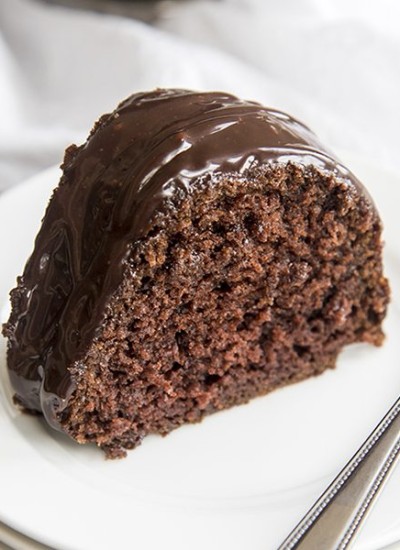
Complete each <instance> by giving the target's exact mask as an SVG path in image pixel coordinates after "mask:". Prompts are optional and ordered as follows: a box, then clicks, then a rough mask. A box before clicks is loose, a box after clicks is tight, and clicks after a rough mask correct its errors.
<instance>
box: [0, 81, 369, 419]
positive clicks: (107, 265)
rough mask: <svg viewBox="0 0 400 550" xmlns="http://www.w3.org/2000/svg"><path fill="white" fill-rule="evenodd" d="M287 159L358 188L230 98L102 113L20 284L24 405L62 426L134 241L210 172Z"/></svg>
mask: <svg viewBox="0 0 400 550" xmlns="http://www.w3.org/2000/svg"><path fill="white" fill-rule="evenodd" d="M288 161H292V162H295V163H300V164H302V165H310V164H312V165H316V166H317V167H318V168H320V169H321V170H328V171H330V172H333V173H334V175H336V176H339V177H341V178H343V179H345V180H346V181H348V182H349V185H354V186H356V187H357V189H358V190H360V189H361V184H359V182H358V181H357V180H356V179H355V178H354V176H352V174H350V173H349V172H348V171H347V170H346V169H345V168H344V167H343V166H342V165H340V164H338V161H337V160H335V159H334V157H332V155H331V154H330V153H328V152H327V151H326V150H325V149H324V148H323V147H322V146H321V144H320V143H319V142H318V140H317V138H316V137H315V135H314V134H313V133H312V132H311V131H310V130H309V129H308V128H307V127H305V126H304V125H302V124H301V123H300V122H298V121H296V120H294V119H293V118H291V117H290V116H288V115H286V114H284V113H282V112H279V111H275V110H272V109H267V108H265V107H262V106H261V105H259V104H257V103H253V102H248V101H242V100H240V99H237V98H235V97H233V96H231V95H229V94H225V93H217V92H213V93H196V92H190V91H185V90H156V91H154V92H149V93H142V94H136V95H133V96H131V97H130V98H128V99H127V100H125V101H124V102H123V103H121V104H120V105H119V106H118V108H117V109H116V110H115V111H114V113H112V114H111V115H106V116H105V117H102V119H101V120H100V122H99V123H98V125H97V126H96V128H95V130H94V131H93V132H92V134H91V135H90V136H89V138H88V140H87V142H86V143H85V144H84V145H83V146H81V147H79V148H70V149H69V151H67V155H66V159H65V163H64V167H63V168H64V175H63V177H62V179H61V182H60V185H59V187H58V188H57V189H56V190H55V192H54V194H53V197H52V199H51V202H50V203H49V206H48V208H47V211H46V214H45V217H44V220H43V224H42V227H41V229H40V232H39V234H38V236H37V238H36V241H35V249H34V253H33V254H32V256H31V258H30V259H29V260H28V262H27V264H26V267H25V271H24V274H23V276H22V278H21V280H20V283H19V290H18V304H17V307H16V308H15V307H14V310H15V311H14V313H13V314H12V316H11V320H10V325H9V326H10V327H12V331H11V332H12V335H11V337H10V342H9V352H8V365H9V372H10V378H11V382H12V384H13V386H14V389H15V391H16V393H17V395H18V396H19V398H20V400H21V401H22V402H23V403H24V404H25V406H27V407H28V408H31V409H35V410H38V411H42V412H43V413H44V414H45V416H46V419H47V420H48V422H49V423H50V424H52V425H53V426H55V427H57V420H56V416H55V415H56V412H57V411H60V410H62V409H63V408H64V407H65V406H66V404H67V402H68V397H69V396H70V395H71V393H72V391H73V390H74V380H73V378H72V376H71V374H70V372H69V367H70V366H72V365H74V364H75V365H76V364H77V363H78V364H79V360H80V359H81V358H82V357H83V356H84V354H85V352H86V351H87V349H88V346H89V345H90V342H91V341H92V340H93V338H94V337H95V335H96V330H98V327H99V326H100V325H101V322H102V319H103V317H104V314H105V308H106V304H107V302H108V301H109V299H110V298H111V296H112V295H113V293H114V292H115V291H116V289H117V288H118V285H119V284H120V282H121V280H122V278H123V274H124V267H125V265H126V263H125V260H126V258H127V255H128V254H129V250H130V244H131V243H132V242H134V241H135V240H137V239H139V238H140V237H142V236H145V234H146V232H147V231H148V230H149V228H150V227H151V222H152V219H153V218H154V215H155V214H156V213H157V212H158V211H160V210H162V209H163V208H165V207H166V206H168V205H171V204H173V202H174V199H176V197H177V196H182V193H190V191H191V189H192V188H193V187H194V186H196V185H197V184H198V183H199V181H201V180H202V179H204V178H205V177H208V176H209V175H213V174H214V175H216V174H217V173H224V174H238V173H239V174H243V173H244V172H245V171H246V170H248V169H251V167H253V166H255V165H260V164H261V165H262V164H265V163H271V162H280V163H287V162H288ZM13 316H14V317H13Z"/></svg>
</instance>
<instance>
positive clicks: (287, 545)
mask: <svg viewBox="0 0 400 550" xmlns="http://www.w3.org/2000/svg"><path fill="white" fill-rule="evenodd" d="M399 455H400V398H399V399H397V401H396V402H395V404H394V405H393V407H392V408H391V409H390V410H389V411H388V413H387V414H386V416H385V417H384V418H383V419H382V420H381V422H380V423H379V424H378V426H377V427H376V428H375V430H374V431H373V432H372V433H371V435H370V436H369V437H368V439H367V440H366V441H365V443H364V444H363V445H362V446H361V447H360V449H359V450H358V451H357V452H356V454H355V455H354V456H353V458H352V459H351V460H350V461H349V462H348V463H347V464H346V466H345V467H344V468H343V470H342V471H341V472H340V474H339V475H338V476H337V477H336V478H335V479H334V481H333V482H332V483H331V484H330V485H329V487H328V488H327V489H326V491H325V492H324V493H323V494H322V495H321V496H320V497H319V499H318V500H317V501H316V502H315V504H314V505H313V506H312V507H311V508H310V510H309V511H308V512H307V514H306V515H305V516H304V517H303V519H302V520H301V521H300V523H298V525H297V526H296V527H295V528H294V530H293V531H292V532H291V533H290V534H289V536H288V537H287V538H286V539H285V541H284V542H283V543H282V544H281V545H280V546H279V548H278V550H345V549H347V548H349V547H350V545H351V544H352V543H353V542H354V539H355V537H356V535H357V534H358V533H359V530H360V528H361V526H362V525H363V523H364V521H365V519H366V517H367V514H368V512H369V511H370V510H371V507H372V505H373V503H374V502H375V501H376V498H377V496H378V495H379V493H380V492H381V490H382V487H383V485H384V482H385V481H386V480H387V479H388V477H389V473H390V472H392V471H393V467H394V465H395V464H396V461H397V459H398V458H399Z"/></svg>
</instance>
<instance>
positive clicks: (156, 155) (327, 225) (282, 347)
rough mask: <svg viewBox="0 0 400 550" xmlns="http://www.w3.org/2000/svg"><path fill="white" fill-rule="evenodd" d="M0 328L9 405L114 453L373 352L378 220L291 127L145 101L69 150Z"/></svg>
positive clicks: (301, 130) (193, 103)
mask: <svg viewBox="0 0 400 550" xmlns="http://www.w3.org/2000/svg"><path fill="white" fill-rule="evenodd" d="M63 171H64V173H63V176H62V178H61V181H60V184H59V186H58V187H57V189H56V190H55V191H54V194H53V196H52V198H51V200H50V203H49V205H48V208H47V211H46V214H45V217H44V219H43V223H42V227H41V229H40V231H39V234H38V236H37V238H36V242H35V248H34V252H33V254H32V256H31V257H30V259H29V260H28V262H27V264H26V267H25V270H24V273H23V275H22V276H21V277H20V278H19V279H18V286H17V288H16V289H14V290H13V291H12V292H11V301H12V313H11V316H10V319H9V321H8V323H7V324H6V325H5V326H4V329H3V331H4V334H5V336H6V337H7V338H8V368H9V374H10V378H11V382H12V385H13V387H14V389H15V392H16V395H15V400H16V402H17V403H19V404H20V405H22V406H23V407H24V408H25V409H27V410H32V411H39V412H42V413H43V414H44V416H45V418H46V420H47V421H48V423H49V424H50V425H51V426H53V427H55V428H57V429H59V430H62V431H64V432H66V433H67V434H68V435H69V436H71V437H72V438H74V439H75V440H76V441H78V442H79V443H86V442H94V443H97V445H99V446H100V447H101V448H102V449H104V450H105V451H106V453H107V456H109V457H118V456H123V455H124V454H125V449H131V448H133V447H135V446H136V445H138V444H139V443H140V442H141V440H142V439H143V437H144V436H145V435H146V434H149V433H159V434H167V433H168V432H169V431H171V430H172V429H174V428H176V427H177V426H179V425H181V424H183V423H185V422H196V421H198V420H200V419H201V418H202V417H203V416H204V415H206V414H208V413H212V412H214V411H218V410H221V409H225V408H227V407H231V406H232V405H236V404H239V403H245V402H246V401H248V400H249V399H251V398H252V397H255V396H258V395H262V394H265V393H267V392H269V391H271V390H273V389H275V388H278V387H280V386H284V385H285V384H289V383H292V382H296V381H299V380H302V379H304V378H307V377H309V376H312V375H315V374H319V373H321V372H322V371H324V370H325V369H327V368H330V367H333V366H334V365H335V361H336V358H337V355H338V353H339V352H340V350H341V349H342V348H343V346H345V345H346V344H350V343H352V342H370V343H372V344H375V345H379V344H381V342H382V339H383V334H382V330H381V322H382V319H383V318H384V316H385V312H386V306H387V303H388V295H389V291H388V283H387V281H386V279H385V278H384V277H383V275H382V261H381V249H382V244H381V240H380V234H381V224H380V220H379V216H378V214H377V212H376V210H375V208H374V206H373V203H372V201H371V199H370V197H369V196H368V194H367V193H366V191H365V189H364V188H363V187H362V185H361V183H360V182H359V181H358V180H357V179H356V178H355V177H354V176H353V175H352V174H351V173H350V172H349V171H348V170H347V169H346V168H345V167H344V166H343V165H341V164H340V163H339V162H338V161H337V160H336V159H335V158H334V157H333V156H332V155H331V154H330V153H328V152H327V151H326V150H325V149H324V148H323V147H322V146H321V145H320V143H319V142H318V140H317V138H316V137H315V135H314V134H313V133H312V132H311V131H310V130H309V129H308V128H306V127H305V126H304V125H302V124H301V123H299V122H298V121H296V120H294V119H292V118H291V117H289V116H288V115H286V114H284V113H281V112H278V111H275V110H272V109H267V108H265V107H262V106H261V105H259V104H257V103H253V102H248V101H242V100H240V99H237V98H235V97H233V96H231V95H228V94H225V93H195V92H190V91H185V90H157V91H154V92H150V93H142V94H136V95H133V96H132V97H130V98H128V99H127V100H126V101H124V102H123V103H121V105H119V107H118V108H117V109H116V111H114V113H112V114H110V115H105V116H103V117H102V118H101V119H100V120H99V122H98V123H97V124H96V126H95V128H94V129H93V131H92V133H91V134H90V136H89V138H88V140H87V142H86V143H85V144H84V145H82V146H81V147H76V146H71V147H69V149H67V152H66V155H65V160H64V164H63Z"/></svg>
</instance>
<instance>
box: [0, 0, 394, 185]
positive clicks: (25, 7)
mask: <svg viewBox="0 0 400 550" xmlns="http://www.w3.org/2000/svg"><path fill="white" fill-rule="evenodd" d="M159 15H160V16H159V20H158V23H157V27H158V28H154V27H149V26H147V25H145V24H142V23H139V22H137V21H134V20H129V19H123V18H117V17H111V16H104V15H97V14H91V13H83V12H78V11H72V10H68V9H65V8H60V7H56V6H50V5H47V4H41V3H39V2H36V1H35V0H0V190H2V189H5V188H7V187H9V186H11V185H13V184H16V183H18V182H20V181H22V180H23V179H25V178H26V177H28V176H30V175H32V174H34V173H36V172H38V171H39V170H41V169H43V168H46V167H48V166H50V165H52V164H54V163H59V162H60V161H61V158H62V155H63V151H64V149H65V147H66V146H67V145H68V144H69V143H71V142H78V143H79V142H81V141H82V140H84V139H85V137H86V135H87V134H88V132H89V130H90V128H91V126H92V123H93V121H94V120H95V119H96V118H97V117H98V116H100V115H101V114H102V113H103V112H107V111H109V110H110V109H113V107H114V106H115V104H116V103H117V102H118V101H120V100H121V99H123V98H124V97H126V96H127V95H129V94H130V93H132V92H134V91H138V90H145V89H151V88H154V87H157V86H159V87H162V86H175V87H190V88H195V89H205V90H206V89H220V90H225V91H232V92H234V93H237V94H239V95H241V96H243V97H245V98H248V99H255V100H260V101H262V102H264V103H266V104H268V105H271V106H274V107H278V108H282V109H284V110H288V111H289V112H290V113H291V114H293V115H295V116H297V117H298V118H300V119H302V120H304V121H305V122H306V123H307V124H308V125H309V126H311V127H312V128H313V129H314V130H315V131H316V132H317V133H318V134H319V135H320V137H321V138H322V139H323V140H324V141H325V142H326V143H327V144H328V145H330V146H331V148H333V149H336V150H337V149H347V150H351V151H353V152H356V153H359V154H361V155H364V156H368V157H369V158H371V159H372V160H374V161H375V162H377V163H379V164H381V165H385V166H388V167H390V168H394V169H397V170H399V169H400V154H399V152H400V132H399V130H398V128H399V126H400V104H399V103H400V2H399V1H398V0H380V1H379V2H378V1H369V0H279V1H276V0H219V1H212V0H197V1H193V2H189V1H188V2H176V3H174V2H170V1H169V2H162V3H160V6H159Z"/></svg>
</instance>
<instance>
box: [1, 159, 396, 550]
mask: <svg viewBox="0 0 400 550" xmlns="http://www.w3.org/2000/svg"><path fill="white" fill-rule="evenodd" d="M344 160H345V161H347V162H348V164H349V165H350V166H351V167H352V168H353V169H354V171H355V172H356V173H357V174H358V175H359V176H360V178H361V179H362V180H363V181H365V182H366V184H367V186H368V188H369V189H370V191H371V193H372V195H373V196H374V198H375V199H376V202H377V204H378V207H379V209H380V211H381V215H382V217H383V219H384V221H385V226H386V232H385V237H386V241H387V246H386V253H385V256H386V270H387V274H388V275H389V277H390V279H391V285H392V293H393V300H392V303H391V306H390V311H389V316H388V318H387V321H386V323H385V330H386V333H387V341H386V343H385V345H384V346H383V347H382V348H380V349H376V348H373V347H370V346H366V345H365V346H364V345H359V346H353V347H351V348H350V349H347V350H346V351H345V353H343V355H342V356H341V358H340V361H339V366H338V368H337V369H336V370H335V371H329V372H326V373H325V374H323V375H322V376H320V377H319V378H315V379H313V380H308V381H306V382H303V383H301V384H297V385H294V386H290V387H287V388H284V389H282V390H279V391H277V392H275V393H273V394H271V395H269V396H266V397H263V398H259V399H255V400H254V401H252V402H251V403H250V404H249V405H244V406H241V407H237V408H234V409H232V410H229V411H224V412H221V413H218V414H215V415H213V416H210V417H208V418H206V419H205V420H204V421H203V422H202V423H201V424H199V425H193V426H184V427H182V428H180V429H178V430H176V431H174V432H173V433H172V434H170V435H169V436H168V437H166V438H161V437H156V436H153V437H149V438H147V439H146V440H145V441H144V443H143V445H142V446H141V447H139V448H138V449H136V450H135V451H133V452H130V453H129V456H128V458H127V459H125V460H120V461H118V460H117V461H106V460H104V457H103V454H102V453H101V452H100V451H98V450H97V449H96V448H93V447H87V446H86V447H80V446H78V445H77V444H75V443H74V442H72V441H70V440H68V439H67V438H66V437H64V436H63V435H61V434H58V433H55V432H53V431H52V430H50V429H49V428H47V426H46V425H45V424H44V423H43V422H42V421H41V420H40V419H38V418H35V417H30V416H28V415H25V414H22V413H20V412H19V411H18V410H17V409H15V408H14V406H13V405H12V402H11V395H12V392H11V389H10V388H9V385H8V379H7V374H6V368H5V359H4V341H2V349H1V352H0V354H1V355H0V356H1V365H0V376H1V379H0V521H3V522H4V523H6V524H7V525H10V526H11V527H13V528H14V529H17V530H18V531H20V532H23V533H25V534H27V535H29V536H30V537H32V538H34V539H36V540H38V541H41V542H43V543H46V544H48V545H49V546H52V547H56V548H60V549H61V548H62V549H73V550H78V549H82V550H91V549H96V550H102V549H104V550H105V549H107V550H108V549H111V548H118V549H119V548H121V549H125V548H138V549H140V550H154V549H155V548H161V547H162V548H164V549H166V550H168V549H174V550H184V549H185V550H187V549H188V548H190V550H200V549H201V550H204V549H207V550H225V549H226V550H228V549H229V550H239V549H240V550H243V549H249V550H261V549H262V550H269V549H273V548H276V547H277V545H278V544H279V543H280V542H281V541H282V539H283V538H284V537H285V536H286V535H287V533H288V532H289V531H290V530H291V529H292V527H294V525H295V524H296V523H297V521H298V520H299V519H300V518H301V516H302V515H303V514H304V513H305V512H306V510H307V509H308V507H309V506H310V505H311V504H312V503H313V501H314V500H315V499H316V497H317V496H318V495H319V493H320V492H321V491H322V490H323V489H324V488H325V486H326V485H327V483H328V482H329V481H330V480H331V479H332V477H333V476H334V475H335V474H336V473H337V472H338V470H339V469H340V468H341V467H342V466H343V465H344V464H345V462H347V460H348V459H349V458H350V457H351V455H352V454H353V452H354V451H355V450H356V449H357V448H358V446H359V445H360V444H361V443H362V441H363V440H364V439H365V437H366V436H367V435H368V434H369V432H370V431H371V430H372V428H373V427H374V426H375V424H376V423H377V422H378V421H379V420H380V418H381V417H382V416H383V414H384V413H385V412H386V409H387V408H388V407H389V405H391V404H392V402H393V401H394V400H395V399H396V398H397V395H398V393H399V389H400V364H399V356H400V338H399V337H398V332H399V328H400V310H399V305H400V245H399V242H398V241H397V237H398V235H399V234H400V232H399V230H398V229H399V222H398V220H399V213H398V205H399V204H400V179H399V178H398V177H396V176H393V175H391V174H388V173H386V172H384V171H382V170H380V169H379V168H377V167H373V166H369V165H368V164H366V163H365V162H362V161H360V160H357V159H356V158H354V157H353V156H350V157H349V156H348V155H347V156H345V158H344ZM58 176H59V174H58V170H57V169H56V168H53V169H50V170H47V171H46V172H43V173H42V174H39V175H38V176H36V177H35V178H32V179H31V180H30V181H28V182H26V183H25V184H24V185H21V186H19V187H17V188H16V189H15V190H12V191H10V192H8V193H6V194H4V195H3V196H2V197H1V198H0V254H1V258H2V261H1V268H0V269H1V277H0V302H1V303H3V304H5V303H6V302H7V293H8V290H9V289H10V288H11V287H12V286H13V285H14V279H15V276H16V275H17V274H18V273H20V272H21V270H22V266H23V264H24V261H25V260H26V257H27V255H28V254H29V252H30V250H31V248H32V240H33V236H34V235H35V233H36V231H37V228H38V223H39V220H40V217H41V214H42V212H43V208H44V205H45V204H46V202H47V199H48V196H49V194H50V191H51V189H52V188H53V187H54V186H55V185H56V184H57V181H58ZM7 309H8V306H7V307H6V308H5V309H3V320H4V319H5V318H6V316H7V311H6V310H7ZM399 486H400V469H397V470H396V471H395V472H394V474H393V477H392V478H391V480H390V482H389V483H388V484H387V486H386V488H385V490H384V493H383V494H382V497H381V498H380V500H379V502H378V504H377V505H376V507H375V508H374V510H373V511H372V513H371V516H370V518H369V521H368V523H367V525H366V527H365V528H364V530H363V531H362V533H361V536H360V538H359V539H358V541H357V544H356V548H358V549H359V550H368V549H377V548H380V547H382V546H383V545H385V544H389V543H392V542H394V541H395V540H399V539H400V495H399V491H398V487H399Z"/></svg>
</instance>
